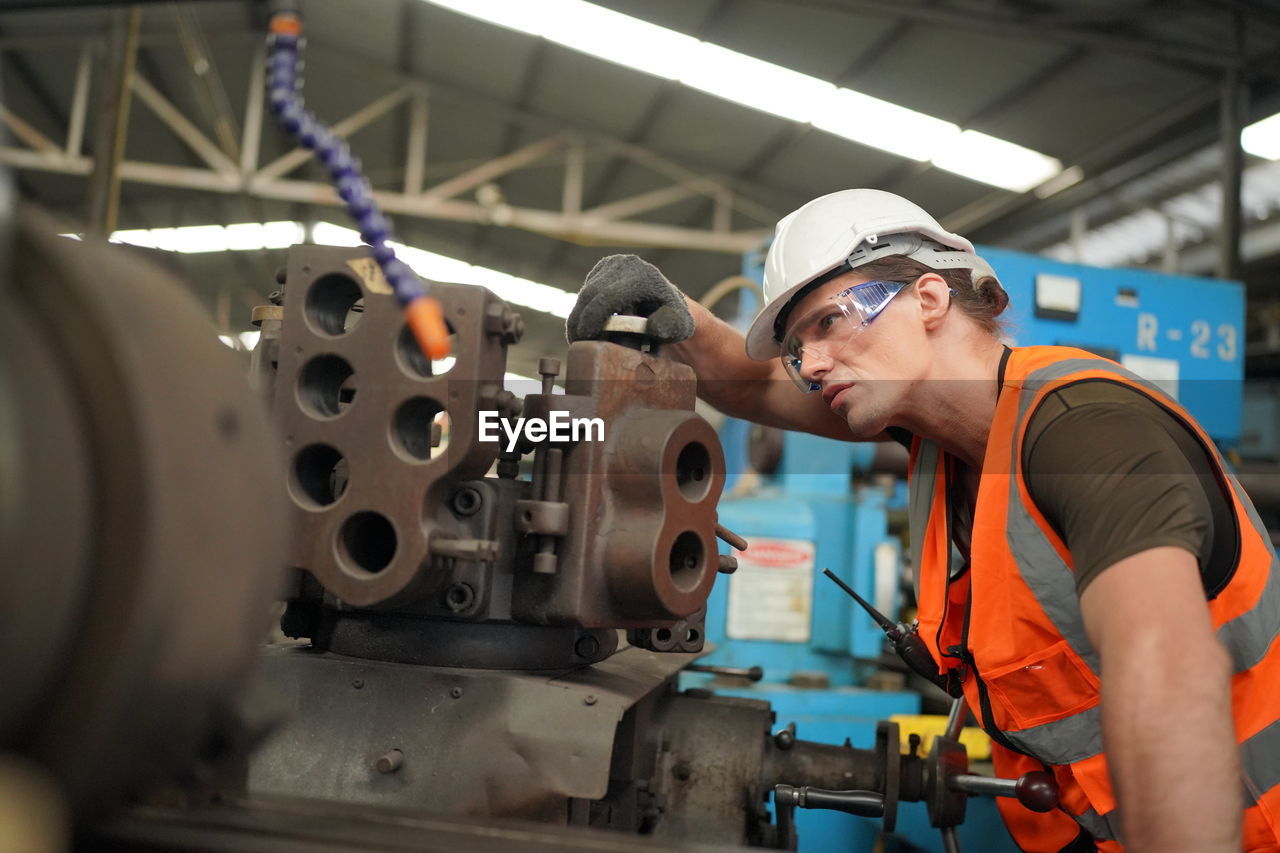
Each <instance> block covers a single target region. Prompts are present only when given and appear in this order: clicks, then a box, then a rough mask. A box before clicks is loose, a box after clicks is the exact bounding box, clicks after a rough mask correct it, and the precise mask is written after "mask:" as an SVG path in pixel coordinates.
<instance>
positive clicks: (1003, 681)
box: [909, 347, 1280, 853]
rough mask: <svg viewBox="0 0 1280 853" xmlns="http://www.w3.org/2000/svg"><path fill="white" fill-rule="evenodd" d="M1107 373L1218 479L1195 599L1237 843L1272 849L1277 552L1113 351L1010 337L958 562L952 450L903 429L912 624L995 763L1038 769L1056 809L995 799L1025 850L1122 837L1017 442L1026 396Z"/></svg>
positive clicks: (1076, 629) (1075, 630)
mask: <svg viewBox="0 0 1280 853" xmlns="http://www.w3.org/2000/svg"><path fill="white" fill-rule="evenodd" d="M1083 381H1106V382H1116V383H1119V384H1122V385H1125V386H1128V387H1131V388H1133V389H1135V390H1137V391H1139V392H1141V393H1143V394H1146V395H1147V396H1148V397H1150V398H1151V399H1152V400H1154V401H1155V402H1157V403H1159V404H1160V405H1161V406H1162V407H1163V408H1164V409H1165V410H1166V411H1168V412H1169V413H1170V414H1171V415H1173V416H1174V417H1175V418H1177V419H1178V420H1179V421H1180V422H1181V423H1182V424H1183V425H1184V426H1185V427H1186V428H1187V429H1188V430H1190V431H1191V432H1192V434H1194V435H1195V436H1196V437H1197V438H1198V439H1199V440H1200V442H1201V443H1202V444H1203V445H1204V447H1205V448H1206V449H1207V450H1208V451H1209V453H1210V454H1211V456H1212V458H1213V459H1214V461H1215V463H1216V467H1217V469H1218V471H1217V473H1218V476H1219V478H1220V482H1221V483H1223V484H1224V485H1227V484H1229V486H1230V493H1231V498H1232V504H1233V508H1234V510H1235V518H1236V523H1237V526H1238V529H1239V534H1240V548H1239V555H1238V558H1237V562H1236V565H1235V570H1234V573H1233V574H1232V576H1231V578H1230V580H1229V581H1228V582H1227V584H1226V586H1225V587H1224V588H1223V589H1222V590H1221V591H1220V592H1219V593H1218V594H1217V595H1216V596H1215V597H1214V598H1213V600H1212V601H1209V602H1208V606H1209V612H1210V614H1211V617H1212V620H1213V626H1214V630H1215V631H1216V632H1217V636H1218V639H1219V640H1220V641H1221V642H1222V643H1223V645H1224V646H1225V647H1226V648H1227V649H1228V650H1229V652H1230V654H1231V659H1232V662H1233V665H1234V675H1233V677H1232V681H1231V691H1232V710H1233V714H1234V718H1235V730H1236V737H1237V740H1238V742H1239V746H1240V757H1241V763H1242V765H1243V770H1244V776H1245V779H1244V788H1245V797H1244V801H1245V812H1244V849H1246V850H1248V851H1280V643H1277V642H1276V639H1277V636H1278V635H1280V561H1277V558H1276V554H1275V550H1274V549H1273V548H1272V545H1271V541H1270V538H1269V537H1268V535H1267V531H1266V528H1265V527H1264V526H1263V525H1262V523H1261V521H1260V520H1259V518H1258V515H1257V512H1256V511H1255V510H1254V508H1253V504H1251V503H1250V502H1249V499H1248V497H1247V496H1246V495H1245V493H1244V491H1243V490H1242V489H1241V488H1240V484H1239V483H1237V482H1236V480H1235V478H1234V477H1233V476H1232V475H1231V474H1230V473H1229V471H1228V470H1227V468H1226V465H1225V464H1224V463H1223V461H1222V459H1221V457H1220V456H1218V453H1217V450H1216V449H1215V447H1214V445H1213V442H1212V441H1211V440H1210V439H1209V437H1208V436H1207V435H1206V434H1205V433H1204V432H1203V431H1202V430H1201V429H1200V427H1199V426H1198V425H1197V424H1196V422H1195V420H1194V419H1192V417H1191V416H1190V415H1189V414H1187V412H1186V410H1184V409H1183V408H1182V407H1181V406H1179V405H1178V404H1177V403H1176V402H1175V401H1174V400H1173V399H1171V398H1170V397H1169V396H1167V395H1166V394H1165V393H1164V392H1163V391H1161V390H1160V389H1159V388H1158V387H1156V386H1155V385H1152V384H1151V383H1149V382H1146V381H1145V380H1143V379H1141V378H1139V377H1138V376H1136V375H1135V374H1133V373H1131V372H1130V371H1128V370H1126V369H1125V368H1123V367H1121V366H1120V365H1118V364H1116V363H1115V362H1113V361H1109V360H1107V359H1104V358H1099V357H1098V356H1095V355H1092V354H1090V353H1088V352H1085V351H1083V350H1078V349H1072V348H1069V347H1023V348H1019V349H1014V350H1012V352H1011V353H1010V355H1009V357H1008V361H1007V363H1006V365H1005V369H1004V377H1003V385H1002V387H1001V392H1000V397H999V400H998V402H997V403H996V411H995V417H994V419H993V420H992V423H991V432H990V435H989V437H988V439H987V450H986V458H985V459H984V460H983V468H982V478H981V485H980V486H979V491H978V500H977V506H976V509H975V514H974V520H973V533H972V542H971V547H970V564H971V565H972V566H973V570H972V571H965V572H960V571H959V570H960V568H961V566H960V560H959V558H958V556H956V557H955V558H953V546H952V539H951V530H950V529H949V527H950V520H951V518H952V514H951V503H950V492H951V489H949V488H948V486H949V484H950V482H951V479H952V474H953V472H954V471H955V464H956V461H955V460H954V459H953V458H952V457H951V456H950V455H949V454H947V453H946V452H944V451H942V450H941V448H939V447H938V445H937V444H935V443H933V442H931V441H927V440H924V439H921V438H919V437H917V438H916V439H915V440H914V441H913V443H912V448H911V468H910V477H909V484H910V489H909V495H910V496H909V513H910V522H911V537H912V553H913V557H914V563H913V565H914V566H915V567H916V570H915V577H916V600H917V602H918V604H919V620H920V635H921V638H922V639H923V640H924V642H925V644H926V645H927V646H928V648H929V651H930V653H931V654H932V655H933V658H934V661H935V662H936V663H937V664H938V665H939V668H940V669H941V670H943V671H953V672H954V674H955V677H957V678H960V679H962V685H963V688H964V696H965V700H966V702H967V703H968V705H969V708H970V709H971V710H972V711H973V714H974V717H975V719H977V720H979V721H980V722H981V724H982V726H983V728H985V729H986V730H987V732H988V734H990V735H991V737H992V740H993V741H994V743H993V744H992V752H993V755H992V758H993V761H994V764H995V770H996V773H997V774H998V775H1000V776H1005V777H1014V776H1019V775H1021V774H1022V773H1025V772H1027V771H1028V770H1040V769H1048V770H1050V771H1051V772H1052V773H1053V774H1054V775H1055V776H1056V777H1057V780H1058V785H1059V788H1060V790H1061V807H1060V808H1059V809H1058V810H1056V811H1051V812H1048V813H1046V814H1037V813H1035V812H1031V811H1029V810H1027V809H1025V808H1023V807H1022V806H1020V805H1019V804H1018V803H1017V801H1016V800H1012V799H1005V798H1002V799H1000V800H999V806H1000V810H1001V812H1002V814H1003V816H1004V819H1005V823H1006V825H1007V826H1008V827H1009V831H1010V833H1012V835H1013V838H1014V840H1015V841H1016V842H1017V843H1018V844H1019V846H1021V847H1022V848H1023V849H1024V850H1027V851H1044V853H1054V851H1075V850H1094V849H1097V850H1103V851H1122V850H1123V849H1124V847H1123V840H1124V839H1123V834H1122V828H1121V827H1122V820H1121V818H1120V812H1119V810H1118V809H1117V805H1116V798H1115V795H1114V793H1113V792H1112V789H1111V780H1110V778H1109V776H1108V773H1107V758H1106V754H1105V753H1104V752H1103V750H1102V721H1101V715H1100V711H1099V700H1100V698H1101V690H1100V679H1099V662H1098V655H1097V653H1096V652H1095V651H1094V649H1093V648H1092V646H1091V645H1090V643H1089V640H1088V637H1087V636H1086V635H1085V630H1084V624H1083V619H1082V617H1081V614H1080V602H1079V598H1078V595H1077V592H1076V585H1075V577H1074V572H1073V568H1072V560H1071V554H1070V552H1069V551H1068V550H1067V548H1066V545H1065V544H1064V543H1063V542H1062V540H1061V538H1060V537H1059V536H1058V535H1057V534H1056V533H1055V532H1054V530H1053V528H1052V527H1051V526H1050V525H1049V523H1048V522H1047V521H1046V520H1045V518H1044V516H1043V515H1042V514H1041V513H1040V511H1039V510H1038V509H1037V508H1036V506H1035V504H1034V503H1033V502H1032V500H1031V497H1030V495H1029V493H1028V491H1027V485H1026V482H1025V481H1024V479H1023V473H1022V441H1023V438H1024V436H1025V433H1026V429H1027V424H1028V423H1029V422H1030V420H1031V415H1032V414H1033V413H1034V412H1035V411H1036V408H1037V406H1038V405H1039V404H1040V402H1041V401H1042V400H1043V399H1044V398H1045V396H1046V395H1048V394H1049V393H1051V392H1052V391H1054V390H1056V389H1059V388H1061V387H1062V386H1063V385H1065V384H1068V383H1074V382H1083Z"/></svg>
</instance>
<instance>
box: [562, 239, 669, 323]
mask: <svg viewBox="0 0 1280 853" xmlns="http://www.w3.org/2000/svg"><path fill="white" fill-rule="evenodd" d="M615 314H627V315H631V316H636V317H648V318H649V322H648V324H647V325H646V326H645V332H646V333H647V334H648V335H649V336H650V337H652V338H654V339H655V340H658V341H661V342H663V343H675V342H676V341H683V340H685V339H686V338H688V337H689V336H690V335H692V334H693V315H692V314H690V313H689V308H688V306H687V305H685V304H684V295H683V294H681V293H680V291H679V290H677V289H676V286H675V285H674V284H672V283H671V282H669V281H667V277H666V276H664V275H663V274H662V273H661V272H659V271H658V268H657V267H655V266H654V265H653V264H651V263H649V262H647V261H642V260H641V259H640V258H638V257H636V256H635V255H609V256H608V257H606V258H601V259H600V260H599V262H597V263H596V265H595V266H594V267H592V268H591V272H589V273H587V277H586V279H585V280H583V282H582V289H581V290H580V291H578V301H577V302H576V303H574V306H573V310H572V311H570V312H569V319H568V321H566V322H565V325H564V331H565V336H566V337H567V338H568V339H569V343H573V342H574V341H582V340H595V339H598V338H600V337H601V336H602V335H603V334H604V324H605V323H606V322H607V321H608V320H609V318H610V317H612V316H613V315H615Z"/></svg>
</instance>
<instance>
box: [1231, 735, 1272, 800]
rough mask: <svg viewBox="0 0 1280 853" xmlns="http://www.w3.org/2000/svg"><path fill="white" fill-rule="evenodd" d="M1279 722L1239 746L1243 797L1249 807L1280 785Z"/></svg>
mask: <svg viewBox="0 0 1280 853" xmlns="http://www.w3.org/2000/svg"><path fill="white" fill-rule="evenodd" d="M1278 756H1280V720H1277V721H1276V722H1274V723H1272V724H1271V725H1269V726H1267V727H1266V728H1265V729H1263V730H1262V731H1260V732H1258V733H1257V734H1255V735H1254V736H1253V737H1251V738H1248V739H1246V740H1245V742H1244V743H1242V744H1240V763H1241V764H1243V765H1244V775H1245V795H1246V796H1247V797H1248V799H1249V805H1253V804H1254V803H1256V802H1258V800H1260V799H1262V795H1263V794H1265V793H1267V791H1270V790H1271V789H1272V788H1274V787H1275V786H1276V785H1280V760H1277V757H1278Z"/></svg>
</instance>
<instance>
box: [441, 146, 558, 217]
mask: <svg viewBox="0 0 1280 853" xmlns="http://www.w3.org/2000/svg"><path fill="white" fill-rule="evenodd" d="M564 144H565V137H564V136H563V135H562V134H556V135H555V136H551V137H548V138H546V139H539V140H538V141H537V142H531V143H529V144H528V145H526V146H524V147H523V148H519V149H517V150H515V151H512V152H511V153H510V154H505V155H503V156H501V157H495V158H494V159H492V160H490V161H489V162H487V163H482V164H480V165H479V166H476V167H475V168H474V169H468V170H467V171H465V172H463V173H462V174H461V175H455V176H454V177H452V178H449V179H448V180H447V181H441V182H440V183H438V184H436V185H435V186H433V187H431V188H430V189H428V190H427V191H426V192H424V193H422V198H423V200H425V201H442V200H444V199H446V198H452V197H453V196H456V195H457V194H458V193H462V192H466V191H467V190H470V189H475V188H476V187H478V186H480V185H481V184H483V183H487V182H489V181H491V180H493V179H494V178H497V177H500V176H502V175H505V174H507V173H508V172H513V171H515V170H516V169H521V168H523V167H525V166H528V165H530V164H532V163H536V162H538V161H539V160H541V159H542V158H543V157H546V156H547V155H548V154H550V153H551V152H553V151H556V150H559V149H560V148H562V147H564Z"/></svg>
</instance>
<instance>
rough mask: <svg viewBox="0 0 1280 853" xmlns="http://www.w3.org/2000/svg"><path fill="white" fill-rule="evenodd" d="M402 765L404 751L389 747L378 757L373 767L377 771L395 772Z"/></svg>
mask: <svg viewBox="0 0 1280 853" xmlns="http://www.w3.org/2000/svg"><path fill="white" fill-rule="evenodd" d="M403 765H404V753H403V752H401V751H400V750H398V749H389V750H387V751H386V752H385V753H383V755H382V757H381V758H379V759H378V761H377V763H376V764H374V767H376V768H377V769H378V772H379V773H395V772H396V771H397V770H399V769H400V768H401V767H402V766H403Z"/></svg>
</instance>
